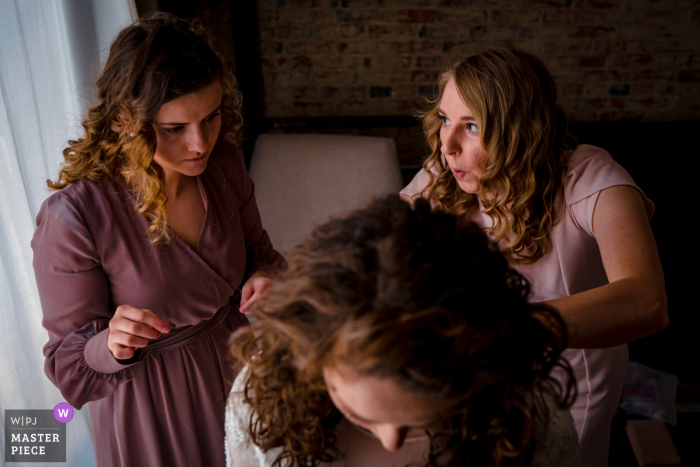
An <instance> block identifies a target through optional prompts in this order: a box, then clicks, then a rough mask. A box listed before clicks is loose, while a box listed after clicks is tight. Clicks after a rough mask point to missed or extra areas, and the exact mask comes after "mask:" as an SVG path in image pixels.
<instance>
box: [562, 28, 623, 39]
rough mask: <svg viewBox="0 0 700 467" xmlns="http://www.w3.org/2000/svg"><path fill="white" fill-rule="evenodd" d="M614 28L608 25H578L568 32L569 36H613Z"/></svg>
mask: <svg viewBox="0 0 700 467" xmlns="http://www.w3.org/2000/svg"><path fill="white" fill-rule="evenodd" d="M615 32H616V30H615V28H614V27H609V26H579V27H576V28H573V29H572V30H571V32H569V37H592V38H613V37H615Z"/></svg>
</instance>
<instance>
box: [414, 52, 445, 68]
mask: <svg viewBox="0 0 700 467" xmlns="http://www.w3.org/2000/svg"><path fill="white" fill-rule="evenodd" d="M447 63H448V60H447V57H446V56H445V55H434V56H432V57H417V58H416V62H415V65H416V68H428V69H442V68H444V67H445V66H446V65H447Z"/></svg>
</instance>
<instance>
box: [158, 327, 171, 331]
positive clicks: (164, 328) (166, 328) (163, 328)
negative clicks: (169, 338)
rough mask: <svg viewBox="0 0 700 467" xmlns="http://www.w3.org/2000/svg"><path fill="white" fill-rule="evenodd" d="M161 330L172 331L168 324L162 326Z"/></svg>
mask: <svg viewBox="0 0 700 467" xmlns="http://www.w3.org/2000/svg"><path fill="white" fill-rule="evenodd" d="M160 330H161V331H163V332H170V328H169V327H167V326H163V327H162V328H160Z"/></svg>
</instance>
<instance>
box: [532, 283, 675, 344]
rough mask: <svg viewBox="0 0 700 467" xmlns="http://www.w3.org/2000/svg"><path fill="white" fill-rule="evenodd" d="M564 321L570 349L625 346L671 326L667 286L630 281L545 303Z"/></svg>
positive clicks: (611, 284)
mask: <svg viewBox="0 0 700 467" xmlns="http://www.w3.org/2000/svg"><path fill="white" fill-rule="evenodd" d="M545 303H546V304H547V305H550V306H553V307H554V308H556V309H557V310H558V311H559V313H560V314H561V315H562V317H563V318H564V322H565V323H566V327H567V333H568V347H569V348H605V347H613V346H616V345H620V344H624V343H626V342H629V341H632V340H635V339H639V338H642V337H645V336H648V335H650V334H654V333H656V332H659V331H663V330H664V329H666V327H667V326H668V311H667V306H666V292H665V288H664V286H663V284H652V283H649V282H648V281H643V280H641V279H635V278H626V279H621V280H618V281H615V282H612V283H610V284H608V285H605V286H602V287H598V288H595V289H591V290H588V291H586V292H582V293H578V294H575V295H571V296H568V297H562V298H559V299H556V300H550V301H547V302H545Z"/></svg>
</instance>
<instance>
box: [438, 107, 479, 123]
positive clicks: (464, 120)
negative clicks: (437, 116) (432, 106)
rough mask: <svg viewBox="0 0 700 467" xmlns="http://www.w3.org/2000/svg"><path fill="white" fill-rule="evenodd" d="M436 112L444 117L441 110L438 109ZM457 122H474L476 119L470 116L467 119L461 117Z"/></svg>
mask: <svg viewBox="0 0 700 467" xmlns="http://www.w3.org/2000/svg"><path fill="white" fill-rule="evenodd" d="M438 112H439V113H441V114H443V115H445V112H444V111H443V110H442V109H438ZM459 120H460V121H462V122H475V121H476V119H475V118H474V117H472V116H471V115H470V116H468V117H462V118H460V119H459Z"/></svg>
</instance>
